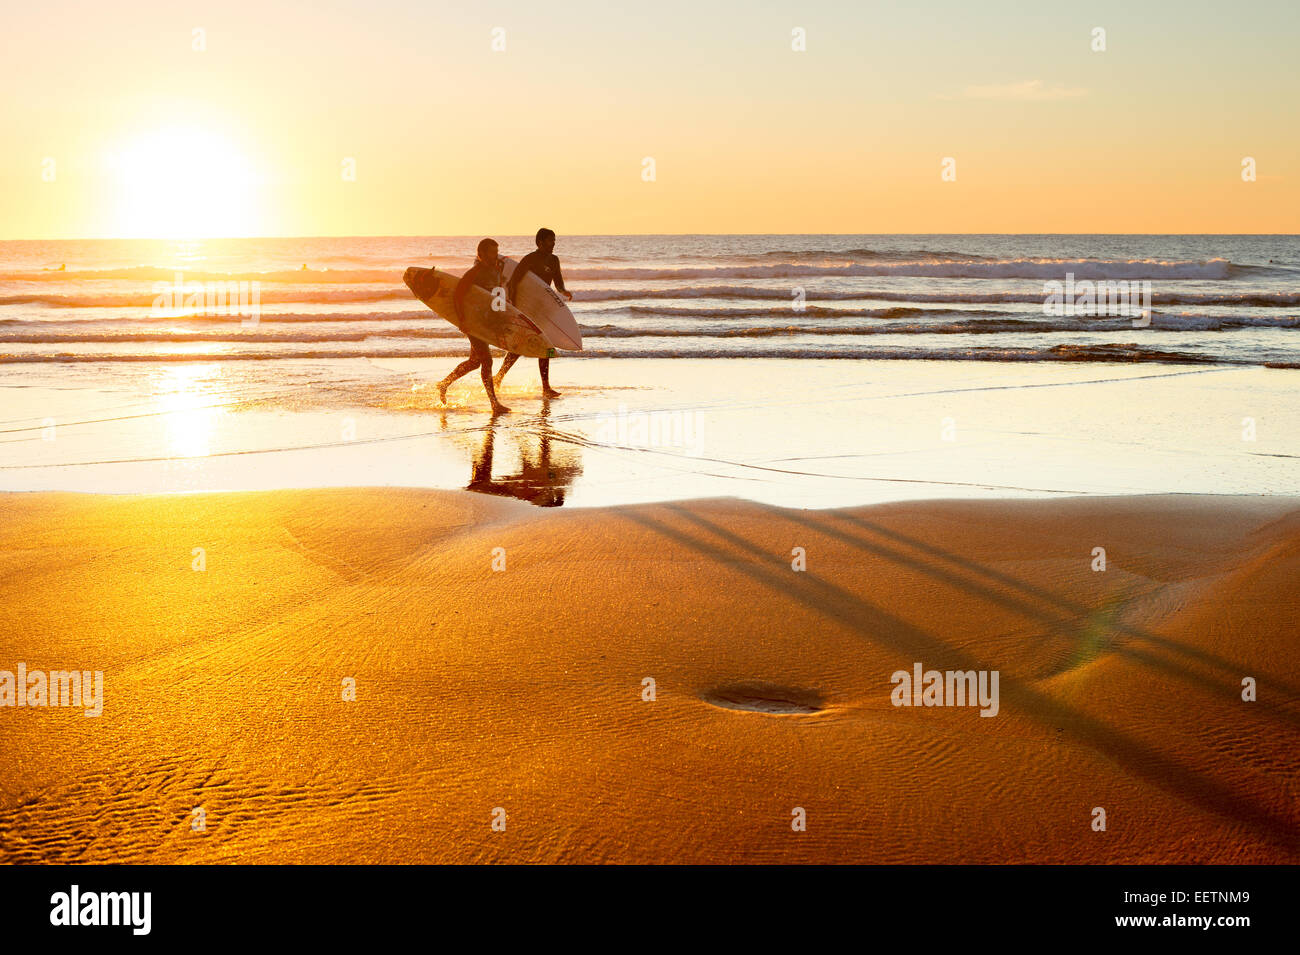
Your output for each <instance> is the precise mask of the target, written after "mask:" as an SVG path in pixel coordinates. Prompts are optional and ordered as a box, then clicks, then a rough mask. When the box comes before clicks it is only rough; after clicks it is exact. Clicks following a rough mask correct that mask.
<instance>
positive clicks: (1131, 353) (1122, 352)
mask: <svg viewBox="0 0 1300 955" xmlns="http://www.w3.org/2000/svg"><path fill="white" fill-rule="evenodd" d="M465 354H466V349H465V348H463V347H462V348H452V347H447V346H441V347H429V348H419V349H416V348H393V349H388V350H384V351H382V352H377V351H366V352H346V351H339V350H331V349H320V348H302V349H283V350H280V349H277V350H275V351H262V352H251V351H250V352H243V353H240V354H237V355H227V354H214V353H208V352H175V353H146V352H130V353H121V354H113V355H101V354H90V353H83V352H59V353H42V354H36V353H21V352H19V353H6V352H0V364H33V363H47V364H62V363H76V364H85V363H93V362H109V363H116V362H164V363H168V364H171V363H173V362H206V363H212V362H223V361H280V360H286V359H297V360H311V359H318V360H337V359H340V358H355V359H365V358H450V357H463V356H464V355H465ZM572 357H574V358H692V359H710V358H801V359H806V358H818V359H822V358H833V359H858V360H860V359H872V360H906V361H990V362H1025V361H1037V362H1123V363H1137V362H1146V363H1158V364H1175V365H1185V364H1193V365H1248V366H1249V365H1253V366H1268V367H1277V368H1286V367H1295V366H1296V365H1297V364H1300V363H1296V362H1293V361H1291V360H1288V359H1280V358H1276V357H1269V356H1262V357H1259V358H1249V359H1246V358H1240V357H1233V356H1225V355H1221V354H1202V353H1194V352H1177V351H1169V350H1165V349H1157V348H1149V347H1145V346H1142V345H1137V344H1134V343H1131V342H1130V343H1122V344H1114V345H1109V344H1098V345H1075V344H1070V345H1054V346H1051V347H1046V348H1034V347H1006V346H988V347H982V346H981V347H968V348H933V347H925V348H919V347H907V346H897V347H890V346H883V347H863V346H844V347H830V348H824V349H818V350H816V351H815V352H810V351H809V350H808V349H807V348H800V347H785V348H782V347H775V348H773V347H766V348H763V349H762V350H760V351H754V352H737V351H736V350H734V349H719V348H714V349H708V348H705V349H696V348H692V349H689V350H673V349H625V348H621V349H618V350H616V351H609V350H602V349H599V348H589V349H587V350H585V351H583V352H579V353H575V354H574V355H573V356H572Z"/></svg>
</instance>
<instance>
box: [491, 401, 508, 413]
mask: <svg viewBox="0 0 1300 955" xmlns="http://www.w3.org/2000/svg"><path fill="white" fill-rule="evenodd" d="M492 413H493V414H494V415H498V414H509V413H510V409H509V408H507V407H506V406H505V405H503V404H502V403H501V402H499V401H498V402H497V403H496V404H494V405H493V406H492Z"/></svg>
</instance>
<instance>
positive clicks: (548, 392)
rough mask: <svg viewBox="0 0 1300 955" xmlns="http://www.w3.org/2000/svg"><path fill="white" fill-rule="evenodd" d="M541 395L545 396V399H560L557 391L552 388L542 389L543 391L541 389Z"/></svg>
mask: <svg viewBox="0 0 1300 955" xmlns="http://www.w3.org/2000/svg"><path fill="white" fill-rule="evenodd" d="M542 394H543V395H545V396H546V397H547V398H558V397H560V393H559V392H558V391H556V390H555V389H554V388H543V389H542Z"/></svg>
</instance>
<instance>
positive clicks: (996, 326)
mask: <svg viewBox="0 0 1300 955" xmlns="http://www.w3.org/2000/svg"><path fill="white" fill-rule="evenodd" d="M898 311H904V312H908V313H910V314H909V315H906V316H903V315H894V316H888V317H882V316H875V318H876V323H875V324H861V322H860V321H858V322H853V321H851V319H853V318H858V319H861V318H862V317H864V316H848V317H847V318H846V321H845V322H843V323H838V322H837V323H824V322H823V323H819V324H797V323H789V322H782V323H780V324H770V325H746V324H744V323H743V322H733V323H728V324H719V323H718V322H717V319H718V318H719V317H722V316H713V322H712V323H711V324H705V323H701V324H693V325H675V326H673V325H668V326H653V325H639V326H631V327H628V326H620V325H613V324H604V325H582V326H581V328H582V334H583V337H584V338H587V339H592V338H683V339H694V340H701V339H709V338H772V337H778V336H795V335H802V336H810V337H821V336H846V337H852V336H863V335H970V334H974V335H992V334H1067V333H1075V332H1131V331H1133V330H1134V326H1133V322H1132V319H1130V318H1120V317H1114V318H1054V319H1045V318H1041V317H1038V318H1035V317H1014V316H1010V315H1007V314H1006V313H986V314H981V315H979V316H977V317H971V318H965V319H957V320H952V316H953V314H954V313H951V312H936V313H932V314H935V315H936V316H939V317H944V318H945V319H946V320H938V318H936V320H933V321H925V322H916V321H910V322H909V321H900V320H898V319H901V318H906V317H913V318H914V317H916V316H915V314H914V313H916V312H920V311H922V310H919V309H903V310H898ZM752 317H760V316H752ZM770 317H777V318H781V319H788V318H789V316H787V315H777V316H770ZM865 317H871V316H865ZM338 324H339V323H338V322H336V321H326V322H322V323H320V325H323V326H324V327H323V328H322V327H318V326H317V325H316V323H314V322H299V321H293V322H286V323H279V322H275V321H266V320H264V321H262V322H260V323H259V324H255V325H247V326H245V325H241V324H240V323H238V322H233V321H230V320H227V321H226V323H225V325H224V326H223V327H219V328H212V329H201V330H200V329H189V328H176V329H174V330H168V331H159V330H155V329H151V328H148V327H147V326H146V327H145V329H143V330H142V329H141V328H140V327H138V326H137V327H123V326H122V325H121V324H120V323H117V322H111V321H110V322H82V323H63V324H59V325H57V326H53V327H52V326H51V325H42V326H33V325H32V324H30V323H25V324H18V325H14V324H4V323H0V343H16V344H17V343H21V344H28V345H49V344H70V343H77V344H96V343H112V344H132V343H139V344H157V343H177V344H179V343H183V342H223V343H230V344H240V345H244V344H250V343H251V344H259V343H272V342H278V343H328V342H363V341H372V340H373V341H383V340H386V339H409V340H413V341H418V340H426V339H435V340H436V339H462V340H463V337H464V336H463V335H462V333H461V332H460V331H459V330H457V329H456V328H454V327H452V326H451V325H450V324H447V323H444V322H442V321H437V320H435V321H433V322H426V321H421V322H420V323H419V324H418V325H416V326H414V327H413V326H412V325H411V323H409V322H405V323H375V322H371V323H369V324H374V325H377V327H371V328H356V329H348V328H341V327H338ZM357 324H360V325H364V324H367V323H364V322H359V323H357ZM1148 328H1149V330H1150V331H1156V332H1162V331H1163V332H1193V331H1228V330H1231V329H1246V328H1300V318H1268V317H1263V316H1230V317H1217V316H1205V315H1160V314H1157V315H1155V316H1153V317H1152V321H1151V324H1150V326H1149V327H1148Z"/></svg>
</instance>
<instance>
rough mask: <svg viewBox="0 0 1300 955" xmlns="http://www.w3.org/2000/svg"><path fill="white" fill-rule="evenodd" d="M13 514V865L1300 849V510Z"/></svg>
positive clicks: (8, 832)
mask: <svg viewBox="0 0 1300 955" xmlns="http://www.w3.org/2000/svg"><path fill="white" fill-rule="evenodd" d="M3 506H4V509H5V515H6V518H5V520H4V522H3V524H0V555H2V559H3V562H4V563H3V573H0V587H2V588H3V597H4V599H3V600H0V618H2V619H3V625H2V626H0V632H3V633H4V635H5V637H4V647H3V649H4V658H3V660H0V669H7V670H13V669H14V667H15V666H16V664H18V663H19V662H20V661H21V662H24V663H25V664H26V666H27V668H28V669H29V670H55V669H65V668H67V669H73V668H75V669H78V670H86V671H96V670H97V671H101V672H102V674H103V687H104V689H103V699H102V713H101V714H100V715H99V716H84V715H83V714H82V712H81V711H79V710H73V709H70V708H66V707H51V706H46V707H44V708H42V707H30V708H24V709H13V710H8V711H7V712H5V720H6V732H5V733H4V734H3V736H2V737H0V759H2V760H3V762H4V765H5V766H6V767H7V770H6V773H5V774H4V776H3V792H2V794H0V854H2V856H3V859H4V861H7V862H35V861H41V862H109V861H115V862H233V861H240V862H548V861H566V862H623V863H634V862H740V861H746V862H934V863H941V862H1005V861H1008V860H1010V859H1015V860H1017V861H1026V862H1054V863H1056V862H1090V863H1091V862H1153V863H1154V862H1190V863H1210V862H1216V863H1218V862H1260V863H1281V862H1291V863H1294V862H1295V861H1297V858H1298V857H1300V843H1298V842H1297V836H1298V834H1300V811H1298V810H1297V803H1296V800H1295V791H1294V773H1293V772H1292V767H1293V760H1294V753H1295V748H1296V744H1297V742H1298V739H1300V733H1298V732H1297V723H1298V722H1300V710H1298V709H1297V705H1296V701H1297V686H1300V673H1298V672H1297V665H1296V663H1295V661H1296V659H1297V654H1296V652H1295V651H1296V644H1295V641H1296V632H1297V631H1296V627H1295V624H1296V620H1297V604H1298V603H1300V597H1298V596H1297V594H1296V591H1295V588H1294V587H1293V586H1292V583H1293V581H1294V579H1295V575H1296V572H1297V569H1298V567H1297V565H1298V564H1300V561H1298V560H1297V553H1298V552H1300V502H1297V500H1296V499H1295V498H1281V497H1274V498H1260V497H1250V498H1247V497H1231V496H1222V497H1220V496H1181V495H1173V496H1147V497H1128V498H1067V499H1055V500H1050V501H1044V500H1020V501H951V500H949V501H919V502H903V503H893V504H885V505H878V506H873V507H861V508H848V509H828V510H819V511H808V510H797V509H782V508H776V507H772V506H768V505H763V504H758V503H753V502H745V501H740V500H702V501H693V502H689V503H678V502H664V503H657V504H645V505H624V506H619V507H610V508H578V509H561V510H555V509H543V508H536V507H531V506H529V505H527V504H526V503H523V502H520V501H515V500H499V499H495V498H493V497H491V496H488V495H475V494H470V493H465V492H456V491H438V490H413V489H405V490H402V489H316V490H281V491H272V492H245V493H219V494H208V493H201V494H171V495H128V496H115V495H86V494H69V493H37V494H24V495H7V496H6V497H5V499H4V503H3ZM1097 547H1103V548H1105V552H1106V564H1105V570H1104V571H1098V570H1096V569H1095V567H1096V555H1095V554H1094V548H1097ZM196 548H197V549H200V550H198V551H196ZM796 548H801V549H802V560H803V563H804V567H805V569H803V570H796V569H794V565H795V564H796V563H798V560H799V555H798V554H797V553H796V551H795V549H796ZM200 552H201V558H202V560H201V563H202V569H196V566H197V562H199V561H200V556H199V554H200ZM494 566H495V567H496V569H494ZM914 664H919V665H921V666H922V667H923V668H925V669H926V670H929V669H934V670H938V671H947V670H968V669H973V670H981V671H994V670H996V671H998V673H999V674H1000V683H999V687H1000V703H999V706H998V708H997V712H996V713H994V714H991V715H989V716H982V715H981V710H980V709H978V708H975V707H972V706H934V707H931V706H919V707H913V706H899V705H895V703H894V702H893V700H892V699H891V694H892V692H893V691H894V690H895V686H894V685H893V684H892V683H891V675H892V674H894V673H896V672H897V671H900V670H901V671H911V670H912V669H913V666H914ZM1246 678H1251V679H1253V680H1255V681H1256V682H1257V687H1258V698H1257V699H1256V700H1255V701H1254V702H1246V701H1244V700H1243V699H1242V686H1243V684H1242V681H1243V679H1246ZM348 679H351V680H353V681H355V683H354V693H355V698H354V699H351V700H345V699H344V696H345V695H346V693H347V687H346V686H345V681H347V680H348ZM647 679H649V680H652V681H653V684H647V683H646V682H645V681H646V680H647ZM650 687H652V692H648V688H650ZM649 696H652V697H653V699H651V698H648V697H649ZM1097 807H1101V808H1103V809H1104V811H1105V819H1106V825H1105V829H1104V831H1098V830H1095V829H1094V820H1095V818H1096V815H1095V810H1096V808H1097ZM196 809H202V810H203V813H202V818H203V827H204V828H203V829H202V830H201V831H196V829H195V828H194V826H195V824H196V823H195V820H196V819H198V818H199V817H198V816H196V814H195V810H196ZM799 810H802V811H803V818H804V820H805V822H804V828H803V829H802V830H799V829H797V828H792V825H793V823H792V820H795V819H797V818H798V811H799ZM494 821H496V822H498V823H499V824H500V826H499V827H498V828H494ZM501 827H503V828H501Z"/></svg>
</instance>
